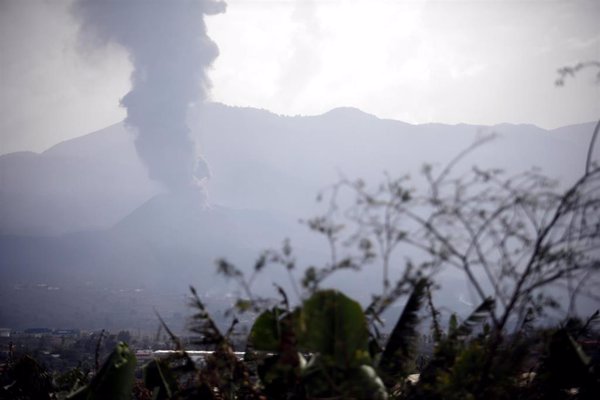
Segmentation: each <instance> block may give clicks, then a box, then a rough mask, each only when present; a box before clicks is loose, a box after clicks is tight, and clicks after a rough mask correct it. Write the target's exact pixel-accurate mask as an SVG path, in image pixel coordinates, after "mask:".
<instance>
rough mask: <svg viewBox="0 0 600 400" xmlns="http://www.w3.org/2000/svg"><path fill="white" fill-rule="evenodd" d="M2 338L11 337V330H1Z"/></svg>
mask: <svg viewBox="0 0 600 400" xmlns="http://www.w3.org/2000/svg"><path fill="white" fill-rule="evenodd" d="M0 337H4V338H7V337H10V329H8V328H0Z"/></svg>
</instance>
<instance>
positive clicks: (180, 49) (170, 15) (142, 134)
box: [73, 0, 226, 190]
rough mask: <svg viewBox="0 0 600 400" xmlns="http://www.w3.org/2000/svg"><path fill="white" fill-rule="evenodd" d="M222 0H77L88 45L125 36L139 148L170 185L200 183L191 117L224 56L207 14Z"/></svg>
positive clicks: (130, 110) (130, 108)
mask: <svg viewBox="0 0 600 400" xmlns="http://www.w3.org/2000/svg"><path fill="white" fill-rule="evenodd" d="M225 7H226V4H225V2H223V1H220V0H152V1H144V0H128V1H114V0H76V1H75V3H74V4H73V13H74V15H75V16H76V18H78V20H79V21H80V23H81V28H80V38H81V39H82V40H83V43H84V45H91V46H101V45H105V44H107V43H109V42H114V43H118V44H119V45H121V46H123V47H124V48H125V49H127V50H128V52H129V55H130V58H131V62H132V64H133V72H132V75H131V83H132V88H131V91H130V92H129V93H127V94H126V95H125V97H124V98H123V99H122V100H121V105H122V106H124V107H125V108H126V109H127V118H126V120H125V122H126V124H127V125H128V126H129V127H132V128H134V130H135V131H136V132H137V136H136V141H135V144H136V149H137V152H138V155H139V157H140V158H141V159H142V160H143V162H144V163H145V164H146V166H147V168H148V174H149V176H150V178H152V179H154V180H157V181H160V182H162V183H164V184H165V185H166V186H167V187H168V188H170V189H171V190H177V189H181V188H185V187H189V186H191V185H194V184H195V182H197V181H198V179H201V178H203V177H202V176H198V175H197V174H198V171H202V170H205V168H198V163H203V160H201V159H200V160H199V159H198V156H197V152H196V146H195V143H194V141H193V140H192V138H191V137H190V130H189V127H188V126H187V123H186V115H187V110H188V108H189V106H190V104H193V103H198V102H202V101H204V100H205V99H206V96H207V90H208V88H209V85H210V83H209V80H208V77H207V73H206V70H207V68H208V67H209V66H210V65H211V63H212V62H213V61H214V59H215V58H216V57H217V55H218V52H219V51H218V48H217V46H216V44H215V43H214V42H213V41H212V40H211V39H210V38H209V37H208V35H207V32H206V24H205V22H204V16H205V15H210V14H217V13H221V12H224V11H225Z"/></svg>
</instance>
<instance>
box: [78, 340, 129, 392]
mask: <svg viewBox="0 0 600 400" xmlns="http://www.w3.org/2000/svg"><path fill="white" fill-rule="evenodd" d="M136 362H137V360H136V358H135V355H134V354H133V353H132V352H131V350H129V347H128V346H127V345H126V344H125V343H122V342H120V343H118V344H117V347H115V349H114V350H113V352H112V353H111V354H110V356H109V357H108V359H107V360H106V362H105V363H104V364H103V365H102V368H100V371H98V373H97V374H96V375H95V376H94V378H93V379H92V381H91V382H90V384H89V385H88V386H85V387H84V388H82V389H81V390H78V391H77V392H75V393H73V394H72V395H70V396H69V397H68V399H70V400H82V399H85V400H101V399H113V400H129V399H131V390H132V389H133V382H134V377H135V365H136Z"/></svg>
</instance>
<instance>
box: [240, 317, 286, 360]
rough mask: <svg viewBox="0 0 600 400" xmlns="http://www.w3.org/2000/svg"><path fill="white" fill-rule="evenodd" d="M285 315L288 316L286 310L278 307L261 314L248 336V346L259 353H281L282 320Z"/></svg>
mask: <svg viewBox="0 0 600 400" xmlns="http://www.w3.org/2000/svg"><path fill="white" fill-rule="evenodd" d="M284 314H287V313H286V312H285V310H283V309H281V308H277V307H275V308H273V309H271V310H267V311H264V312H263V313H262V314H260V315H259V316H258V318H256V321H254V325H252V329H251V330H250V334H249V335H248V345H249V346H250V347H251V348H252V349H254V350H259V351H279V350H280V344H281V339H282V337H283V329H284V324H282V321H281V318H282V316H283V315H284Z"/></svg>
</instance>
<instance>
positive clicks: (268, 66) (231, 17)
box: [0, 0, 600, 154]
mask: <svg viewBox="0 0 600 400" xmlns="http://www.w3.org/2000/svg"><path fill="white" fill-rule="evenodd" d="M123 1H124V0H123ZM149 1H152V0H149ZM69 3H70V1H68V0H46V1H44V0H0V79H1V82H0V87H1V92H0V134H1V136H0V154H1V153H7V152H11V151H16V150H35V151H41V150H44V149H46V148H48V147H49V146H51V145H53V144H55V143H57V142H59V141H61V140H65V139H68V138H71V137H75V136H79V135H82V134H85V133H88V132H91V131H93V130H96V129H100V128H102V127H104V126H106V125H108V124H111V123H114V122H118V121H120V120H122V119H123V118H124V116H125V112H124V110H123V109H122V108H120V107H119V100H120V98H122V97H123V96H124V95H125V94H126V93H127V92H128V90H129V88H130V85H129V74H130V73H131V64H130V63H129V61H128V58H127V53H126V51H125V50H123V49H122V48H119V47H118V46H116V45H110V46H109V47H106V48H102V49H95V50H90V49H87V48H82V47H81V46H80V44H79V43H78V41H77V31H78V21H77V20H76V19H75V18H74V17H73V16H72V14H71V13H70V12H69ZM114 5H115V7H119V2H118V1H114ZM599 21H600V1H598V0H496V1H493V0H466V1H459V0H412V1H404V0H368V1H367V0H313V1H310V0H229V1H228V8H227V12H226V13H224V14H220V15H215V16H210V17H207V25H208V33H209V35H210V36H211V37H212V39H213V40H214V41H215V42H216V43H217V45H218V46H219V48H220V53H221V54H220V56H219V57H218V58H217V60H216V62H215V63H214V67H213V69H212V70H211V71H210V74H209V76H210V78H211V80H212V82H213V87H212V91H211V92H210V94H209V96H210V98H211V99H212V100H215V101H220V102H223V103H226V104H232V105H241V106H252V107H258V108H265V109H268V110H272V111H274V112H276V113H279V114H291V115H296V114H319V113H323V112H325V111H327V110H329V109H331V108H334V107H337V106H354V107H358V108H360V109H362V110H364V111H367V112H369V113H373V114H375V115H377V116H380V117H386V118H394V119H400V120H404V121H407V122H412V123H424V122H446V123H459V122H465V123H474V124H495V123H500V122H512V123H533V124H536V125H539V126H542V127H547V128H554V127H558V126H563V125H567V124H572V123H579V122H587V121H591V120H594V119H596V118H598V117H600V85H599V84H597V83H596V81H595V71H591V70H589V71H584V72H582V73H581V74H580V75H579V76H578V77H577V78H576V79H571V80H569V81H568V82H567V85H566V86H565V87H563V88H556V87H555V86H554V85H553V82H554V80H555V79H556V69H557V68H559V67H561V66H564V65H570V64H574V63H576V62H578V61H586V60H600V23H599Z"/></svg>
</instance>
